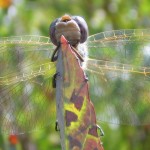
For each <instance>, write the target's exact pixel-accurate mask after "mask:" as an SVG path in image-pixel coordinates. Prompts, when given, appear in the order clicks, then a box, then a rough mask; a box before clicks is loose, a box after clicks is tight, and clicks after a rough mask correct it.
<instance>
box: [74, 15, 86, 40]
mask: <svg viewBox="0 0 150 150" xmlns="http://www.w3.org/2000/svg"><path fill="white" fill-rule="evenodd" d="M72 19H73V20H75V21H76V23H77V24H78V26H79V28H80V32H81V38H80V43H84V42H85V41H86V39H87V37H88V26H87V23H86V21H85V20H84V19H83V18H82V17H80V16H72Z"/></svg>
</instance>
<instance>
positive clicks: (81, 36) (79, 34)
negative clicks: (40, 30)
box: [50, 14, 88, 47]
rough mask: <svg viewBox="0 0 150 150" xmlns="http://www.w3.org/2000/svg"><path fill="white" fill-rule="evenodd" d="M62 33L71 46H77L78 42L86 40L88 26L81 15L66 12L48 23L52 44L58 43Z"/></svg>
mask: <svg viewBox="0 0 150 150" xmlns="http://www.w3.org/2000/svg"><path fill="white" fill-rule="evenodd" d="M62 35H63V36H65V38H66V39H67V40H68V41H69V43H70V44H71V45H72V46H74V47H77V45H78V44H79V43H84V42H85V41H86V39H87V36H88V26H87V24H86V22H85V20H84V19H83V18H82V17H80V16H70V15H67V14H66V15H64V16H62V17H61V18H57V19H55V20H54V21H53V22H52V23H51V25H50V38H51V41H52V43H53V44H54V45H56V46H58V45H59V43H60V37H61V36H62Z"/></svg>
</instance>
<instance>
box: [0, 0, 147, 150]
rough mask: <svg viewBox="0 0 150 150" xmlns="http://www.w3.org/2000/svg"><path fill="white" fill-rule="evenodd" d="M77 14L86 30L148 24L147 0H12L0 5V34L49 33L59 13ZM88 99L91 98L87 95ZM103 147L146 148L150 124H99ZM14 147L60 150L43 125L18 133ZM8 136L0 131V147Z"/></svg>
mask: <svg viewBox="0 0 150 150" xmlns="http://www.w3.org/2000/svg"><path fill="white" fill-rule="evenodd" d="M66 13H67V14H71V15H80V16H83V17H84V18H85V20H86V21H87V24H88V26H89V34H90V35H92V34H95V33H98V32H102V31H108V30H114V29H129V28H149V26H150V19H149V18H150V1H149V0H130V1H125V0H124V1H122V0H82V1H81V0H54V1H53V0H44V1H43V0H14V1H12V3H11V4H10V5H9V6H8V7H5V8H0V37H4V36H12V35H31V34H32V35H43V36H49V25H50V23H51V22H52V21H53V20H54V19H55V18H57V17H60V16H62V15H63V14H66ZM91 99H92V98H91ZM100 125H101V126H102V128H103V130H104V132H105V136H104V137H102V138H101V139H102V141H103V145H104V148H105V149H106V150H115V149H117V150H149V149H150V144H149V141H150V126H144V127H143V126H141V127H134V126H133V127H132V126H118V125H112V124H107V123H106V124H104V123H101V124H100ZM20 139H21V141H20V143H19V144H18V145H17V150H21V149H23V150H27V148H26V145H30V147H31V148H30V149H29V150H35V149H37V150H60V149H61V148H60V139H59V133H55V131H54V127H53V128H48V127H47V128H45V129H42V130H40V131H37V132H33V133H32V134H31V133H30V134H29V133H28V134H25V135H24V137H23V135H20ZM8 149H9V144H8V137H7V136H3V135H0V150H8Z"/></svg>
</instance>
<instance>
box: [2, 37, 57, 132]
mask: <svg viewBox="0 0 150 150" xmlns="http://www.w3.org/2000/svg"><path fill="white" fill-rule="evenodd" d="M53 50H54V47H53V45H52V44H51V43H50V42H49V38H48V37H40V36H19V37H8V38H1V39H0V127H1V131H2V132H4V133H9V134H10V133H15V134H20V133H23V132H30V131H32V130H36V129H40V128H41V127H44V126H48V125H50V123H51V122H52V121H54V120H55V119H56V118H55V113H54V112H55V107H54V105H55V104H54V100H53V99H54V96H55V95H54V92H53V88H52V84H51V83H52V76H53V74H54V73H55V64H54V63H52V62H50V58H51V55H52V52H53Z"/></svg>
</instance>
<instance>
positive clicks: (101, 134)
mask: <svg viewBox="0 0 150 150" xmlns="http://www.w3.org/2000/svg"><path fill="white" fill-rule="evenodd" d="M96 126H97V128H98V129H99V131H100V136H104V131H103V129H102V128H101V127H100V126H99V125H96Z"/></svg>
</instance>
